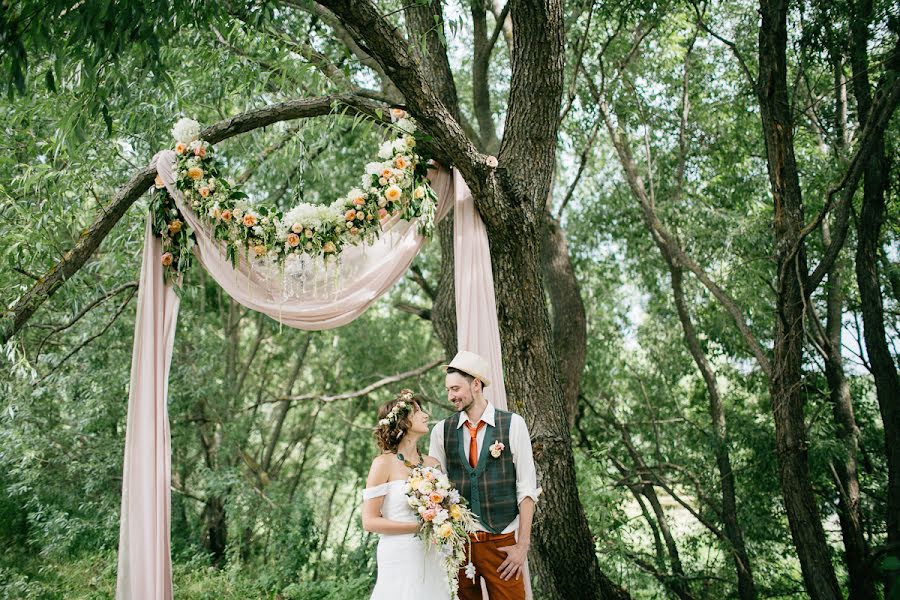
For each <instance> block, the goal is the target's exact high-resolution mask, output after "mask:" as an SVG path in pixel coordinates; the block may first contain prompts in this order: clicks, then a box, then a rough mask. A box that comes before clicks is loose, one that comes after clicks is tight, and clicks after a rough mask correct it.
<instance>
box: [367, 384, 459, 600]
mask: <svg viewBox="0 0 900 600" xmlns="http://www.w3.org/2000/svg"><path fill="white" fill-rule="evenodd" d="M426 433H428V413H426V412H425V411H424V410H422V408H421V406H420V404H419V399H418V398H416V396H415V395H414V394H413V392H411V391H410V390H403V391H401V392H400V394H398V395H397V397H396V398H394V399H393V400H390V401H388V402H386V403H385V404H383V405H382V406H381V407H380V408H379V409H378V425H377V426H376V427H375V440H376V442H378V446H379V448H381V451H382V454H381V455H380V456H377V457H376V458H375V460H373V461H372V468H371V469H370V470H369V476H368V478H367V479H366V489H365V490H363V510H362V525H363V529H365V530H366V531H370V532H373V533H378V534H381V539H380V540H379V542H378V552H377V557H378V580H377V581H376V583H375V589H374V590H373V591H372V597H371V600H421V599H429V600H431V599H435V600H439V599H441V598H444V599H449V598H450V589H449V587H448V585H447V578H446V574H445V573H444V570H443V569H442V568H441V565H440V563H439V562H438V557H437V554H436V553H435V551H434V550H433V549H431V548H428V549H427V550H426V546H425V543H424V542H423V541H422V540H421V539H419V538H417V537H415V534H416V533H417V532H418V531H419V527H420V524H419V519H418V516H417V515H416V514H415V512H413V509H412V508H410V506H409V504H408V503H407V499H406V493H405V492H404V483H405V482H406V478H407V477H408V476H409V472H410V469H412V468H415V467H418V466H420V465H425V466H428V467H438V468H440V464H439V463H438V461H437V460H436V459H434V458H432V457H430V456H424V457H423V456H422V455H421V454H420V453H419V449H418V447H417V445H416V444H417V442H418V441H419V438H421V437H422V436H423V435H424V434H426Z"/></svg>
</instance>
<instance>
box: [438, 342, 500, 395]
mask: <svg viewBox="0 0 900 600" xmlns="http://www.w3.org/2000/svg"><path fill="white" fill-rule="evenodd" d="M441 368H442V369H444V370H445V371H446V370H447V369H450V368H453V369H456V370H458V371H462V372H463V373H467V374H469V375H471V376H472V377H475V378H477V379H479V380H480V381H481V383H482V385H485V386H488V385H490V384H491V378H490V375H488V373H490V368H489V367H488V363H487V361H486V360H484V359H483V358H481V357H480V356H478V355H477V354H475V353H474V352H468V351H466V350H463V351H462V352H459V353H457V355H456V356H454V357H453V360H451V361H450V364H449V365H442V366H441Z"/></svg>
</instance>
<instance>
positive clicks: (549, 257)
mask: <svg viewBox="0 0 900 600" xmlns="http://www.w3.org/2000/svg"><path fill="white" fill-rule="evenodd" d="M544 228H545V231H544V233H543V234H542V236H541V238H542V239H543V244H542V246H541V269H542V276H543V278H544V286H545V288H546V290H547V295H548V296H549V298H550V309H551V313H552V314H551V317H552V320H551V326H552V334H553V348H554V352H555V354H556V359H557V367H556V368H557V371H558V372H559V376H560V383H561V385H562V393H563V405H564V406H565V411H566V417H567V419H566V420H567V421H568V425H569V429H570V430H571V429H572V426H573V425H574V424H575V408H576V406H577V405H578V394H579V392H580V390H581V375H582V373H583V371H584V362H585V356H586V354H587V316H586V315H585V310H584V302H583V301H582V299H581V288H580V286H579V285H578V280H577V279H576V277H575V269H574V268H573V266H572V260H571V258H570V257H569V245H568V243H567V242H566V235H565V232H564V231H563V230H562V227H560V225H559V221H557V220H556V219H555V218H554V217H553V215H552V214H550V212H549V210H548V211H546V212H545V214H544Z"/></svg>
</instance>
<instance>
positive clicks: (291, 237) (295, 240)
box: [287, 233, 300, 248]
mask: <svg viewBox="0 0 900 600" xmlns="http://www.w3.org/2000/svg"><path fill="white" fill-rule="evenodd" d="M287 243H288V246H290V247H291V248H296V247H297V246H299V245H300V236H299V235H297V234H296V233H289V234H288V236H287Z"/></svg>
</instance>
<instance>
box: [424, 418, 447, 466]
mask: <svg viewBox="0 0 900 600" xmlns="http://www.w3.org/2000/svg"><path fill="white" fill-rule="evenodd" d="M428 456H431V457H433V458H435V459H437V461H438V462H439V463H441V470H443V471H444V472H446V471H447V453H446V452H444V422H443V421H439V422H438V423H437V425H435V426H434V427H432V428H431V440H430V441H429V442H428Z"/></svg>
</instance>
